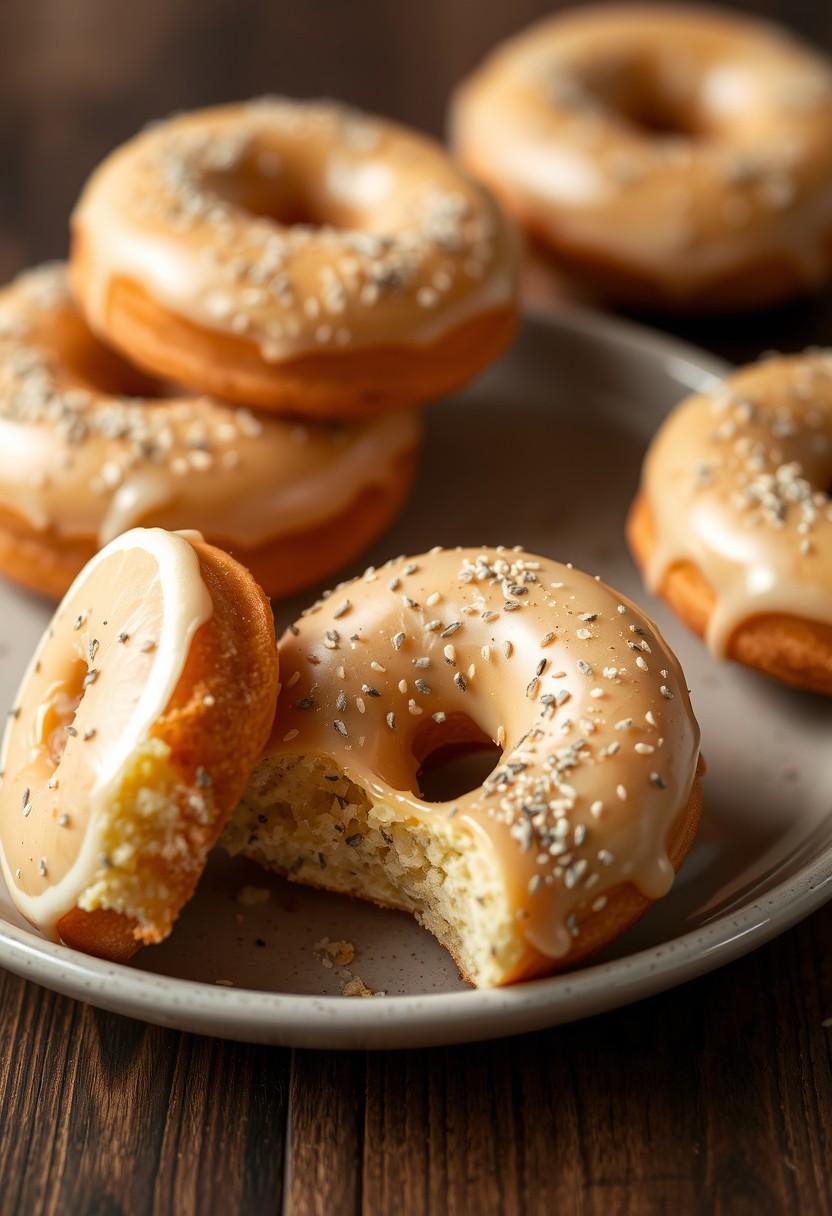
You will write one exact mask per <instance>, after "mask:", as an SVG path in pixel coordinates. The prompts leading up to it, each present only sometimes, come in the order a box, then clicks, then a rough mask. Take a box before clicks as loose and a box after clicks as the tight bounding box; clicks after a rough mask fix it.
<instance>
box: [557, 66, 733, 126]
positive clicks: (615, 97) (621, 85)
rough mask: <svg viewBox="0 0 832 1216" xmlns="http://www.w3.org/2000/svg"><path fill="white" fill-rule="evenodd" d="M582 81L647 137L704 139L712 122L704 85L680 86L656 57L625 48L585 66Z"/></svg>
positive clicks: (583, 87)
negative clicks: (688, 87)
mask: <svg viewBox="0 0 832 1216" xmlns="http://www.w3.org/2000/svg"><path fill="white" fill-rule="evenodd" d="M576 81H577V85H578V87H579V88H580V89H581V91H582V92H583V93H584V94H585V95H586V97H587V98H588V99H590V100H592V101H593V102H595V103H596V104H597V105H600V106H601V107H602V108H603V109H604V110H606V111H607V112H608V113H609V114H610V116H612V117H613V118H615V119H617V120H618V121H619V122H621V123H623V124H624V125H625V126H626V127H629V128H631V129H632V130H634V131H635V132H636V133H638V134H640V135H642V136H644V137H645V138H648V139H652V138H659V139H661V138H670V139H700V138H702V137H704V136H706V135H709V134H712V129H713V124H712V121H710V119H709V114H708V107H707V105H706V104H705V99H704V97H703V95H702V89H701V88H697V87H694V88H692V89H687V88H686V89H684V90H683V89H680V88H679V87H678V86H674V82H673V81H672V80H669V79H668V76H667V74H666V72H663V71H662V70H661V65H660V64H659V63H658V62H656V61H655V60H654V59H653V58H652V56H648V55H644V54H637V53H628V52H626V51H625V52H622V53H621V54H619V55H611V56H609V57H607V58H606V59H601V60H599V61H598V62H597V63H592V64H586V65H584V66H583V67H582V68H581V69H580V70H579V72H578V74H577V77H576Z"/></svg>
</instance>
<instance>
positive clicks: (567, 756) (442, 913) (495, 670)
mask: <svg viewBox="0 0 832 1216" xmlns="http://www.w3.org/2000/svg"><path fill="white" fill-rule="evenodd" d="M280 664H281V679H282V681H283V686H282V689H281V693H280V698H279V701H278V709H277V715H276V719H275V723H276V724H275V729H274V732H273V735H272V739H271V742H270V743H269V745H268V747H267V748H266V750H265V753H264V756H263V759H262V760H261V762H260V764H259V765H258V767H257V768H256V769H255V771H254V773H253V775H252V778H251V781H250V783H249V786H248V788H247V790H246V793H245V794H244V796H243V798H242V800H241V803H240V806H239V807H238V809H237V810H236V811H235V813H234V816H233V818H232V820H231V821H230V823H229V825H228V827H227V829H226V832H225V835H224V838H223V839H224V844H225V846H226V847H227V848H228V849H229V851H230V852H232V853H243V854H245V855H246V856H248V857H250V858H253V859H254V860H255V861H259V862H260V863H262V864H263V865H265V866H267V867H269V868H271V869H274V870H277V871H279V872H281V873H285V874H286V875H288V877H289V878H291V879H293V880H295V881H297V882H302V883H308V884H311V885H313V886H318V887H324V888H326V889H328V890H332V891H342V892H346V893H347V894H350V895H356V896H360V897H362V898H364V899H370V900H374V901H375V902H377V903H379V904H384V905H388V906H391V907H395V908H403V909H405V910H406V911H409V912H413V913H415V915H416V916H417V918H418V919H419V920H420V921H421V922H422V924H424V925H425V926H426V927H427V928H428V929H430V930H431V931H432V932H433V933H434V934H436V936H437V937H438V938H439V940H440V941H441V942H442V943H443V944H444V945H445V946H446V947H447V948H448V949H449V950H450V951H451V953H452V955H453V956H454V958H455V960H456V962H457V965H458V966H459V968H460V970H461V972H462V973H463V974H464V975H465V976H467V977H468V979H469V980H471V981H472V982H473V983H475V984H477V985H480V986H492V985H499V984H506V983H509V982H512V981H515V980H519V979H522V978H528V977H531V976H535V975H540V974H545V973H548V972H552V971H555V970H557V969H559V968H563V967H567V966H571V965H573V964H575V963H577V962H578V961H579V960H581V959H583V958H585V957H586V956H587V955H588V954H590V953H591V952H593V951H595V950H598V949H600V948H601V947H602V946H603V945H605V944H606V943H608V942H609V941H611V940H612V939H613V938H615V937H617V936H618V935H619V934H620V933H622V932H623V930H624V929H626V928H627V927H628V926H629V925H631V924H632V923H633V921H635V920H636V919H637V918H638V917H639V916H640V915H641V914H642V913H643V912H644V910H645V909H646V908H647V906H648V905H649V904H650V902H651V901H652V900H655V899H658V898H659V896H661V895H664V894H665V893H666V892H667V890H668V889H669V887H670V885H671V883H672V881H673V875H674V870H676V869H678V867H679V865H680V864H681V862H682V859H683V858H684V856H685V854H686V853H687V851H688V849H689V848H690V846H691V843H692V841H693V838H694V835H695V832H696V828H697V824H698V820H699V813H700V792H699V781H698V757H699V730H698V727H697V724H696V721H695V719H694V716H693V713H692V711H691V706H690V702H689V700H688V694H687V689H686V687H685V680H684V676H683V674H682V671H681V669H680V667H679V664H678V662H677V661H676V659H675V658H674V656H673V655H672V654H671V652H670V650H669V649H668V647H667V645H666V644H665V642H664V641H663V640H662V638H661V637H660V636H659V635H658V633H657V632H656V630H655V628H654V627H653V625H651V624H650V622H649V621H648V620H647V618H646V617H645V616H644V615H643V614H642V613H641V612H639V610H638V609H637V608H636V607H635V606H634V605H633V604H632V603H630V602H629V601H628V600H625V599H623V598H622V597H621V596H620V595H618V593H617V592H615V591H614V590H612V588H610V587H607V586H605V585H604V584H603V583H601V582H599V581H597V580H596V579H594V578H591V577H590V576H589V575H586V574H582V573H580V572H579V571H577V570H574V569H572V568H571V567H567V566H562V565H560V564H559V563H558V562H555V561H552V560H550V559H548V558H542V557H541V558H538V557H532V556H531V555H529V554H527V553H523V552H521V551H519V550H504V549H482V550H480V549H457V550H432V551H431V552H430V553H428V554H426V555H424V556H422V557H416V558H412V559H408V558H399V559H397V560H396V561H393V562H390V563H388V564H387V565H386V566H384V567H383V568H381V569H378V570H373V569H370V570H368V571H367V572H366V574H365V575H364V577H363V578H359V579H357V580H355V581H354V582H351V583H346V584H343V585H342V586H341V587H339V588H338V589H337V590H336V591H335V592H333V594H332V595H330V596H329V597H328V598H326V599H324V600H322V601H321V602H319V603H318V604H316V605H315V606H314V607H313V608H311V609H310V610H309V611H308V612H307V613H306V614H305V615H304V616H303V618H302V619H301V620H300V621H298V623H297V624H296V625H294V626H292V627H290V628H289V630H288V631H287V632H286V634H285V635H284V637H283V639H282V641H281V643H280ZM491 741H493V743H494V744H496V746H497V747H498V748H499V749H500V751H501V753H502V754H501V757H500V760H499V763H498V764H497V767H496V768H495V769H494V770H493V772H492V773H491V775H490V776H489V777H487V779H486V780H485V782H484V783H483V784H482V785H481V786H480V787H479V788H476V789H473V790H471V791H470V792H469V793H465V794H463V795H462V796H460V797H458V798H455V799H453V801H452V802H433V803H431V802H428V801H426V800H425V799H424V798H423V797H422V796H421V795H420V785H419V773H420V768H421V767H422V766H423V765H424V763H425V761H426V760H427V759H428V758H429V757H430V755H431V754H432V753H435V752H436V751H437V750H439V749H443V748H449V747H453V746H459V745H463V744H465V745H472V744H473V745H479V744H483V743H490V742H491Z"/></svg>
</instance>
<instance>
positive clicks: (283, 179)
mask: <svg viewBox="0 0 832 1216" xmlns="http://www.w3.org/2000/svg"><path fill="white" fill-rule="evenodd" d="M202 186H203V188H204V189H205V190H206V191H208V192H210V193H212V194H214V195H215V196H216V197H218V198H219V199H221V200H222V201H223V202H225V203H230V204H231V205H232V206H233V207H236V208H238V209H240V210H242V211H245V212H247V213H248V214H249V215H252V216H257V217H261V218H263V219H266V220H270V221H272V222H274V223H276V224H278V225H279V226H280V227H282V228H291V227H303V228H336V229H362V230H364V231H367V232H379V233H381V232H383V231H384V229H385V227H387V223H386V221H385V218H384V215H383V212H382V211H381V210H379V212H378V214H376V210H375V207H376V206H377V205H378V204H381V206H382V207H383V205H384V203H385V202H386V200H387V199H388V197H389V194H390V187H391V186H392V177H391V175H390V172H389V170H388V169H387V168H386V166H383V165H381V164H374V163H373V162H371V163H370V164H368V165H362V166H360V167H359V166H355V165H352V164H350V163H349V162H348V161H346V160H345V161H344V162H343V163H339V165H338V167H337V174H336V173H335V171H334V170H333V169H332V168H327V167H326V165H325V164H322V165H320V166H318V165H317V164H316V162H315V161H314V160H312V161H307V160H306V159H305V158H304V157H303V152H302V149H301V150H300V151H298V149H292V148H281V149H280V150H279V151H277V150H276V149H274V150H273V149H270V148H269V147H268V146H267V145H263V146H257V145H254V146H253V147H252V148H251V149H250V150H248V151H247V152H246V153H244V154H243V155H242V156H241V158H240V160H239V162H237V163H236V164H235V165H234V167H233V169H229V170H227V171H222V172H218V171H210V172H206V173H205V174H204V176H203V178H202Z"/></svg>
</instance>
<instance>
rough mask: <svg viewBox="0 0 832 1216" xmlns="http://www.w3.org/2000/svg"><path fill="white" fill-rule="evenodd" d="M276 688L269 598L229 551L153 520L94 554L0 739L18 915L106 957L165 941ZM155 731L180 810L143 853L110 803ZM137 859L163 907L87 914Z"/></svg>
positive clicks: (3, 814) (0, 838)
mask: <svg viewBox="0 0 832 1216" xmlns="http://www.w3.org/2000/svg"><path fill="white" fill-rule="evenodd" d="M230 655H234V666H233V669H232V668H231V667H230V666H229V656H230ZM276 683H277V664H276V657H275V649H274V630H273V623H272V619H271V613H270V611H269V608H268V603H267V601H266V600H265V598H264V597H263V594H262V592H261V591H260V590H259V589H258V588H257V587H256V585H255V584H254V583H253V580H252V579H251V577H250V576H249V575H248V573H247V572H246V571H244V570H243V569H242V568H241V567H239V566H237V565H236V563H234V562H232V561H231V559H230V558H228V556H227V555H226V554H223V553H220V552H219V551H218V550H216V549H213V548H211V547H209V546H206V545H204V543H203V542H202V540H201V538H200V537H199V535H198V534H197V533H188V534H174V533H166V532H163V531H162V530H160V529H136V530H134V531H132V532H129V533H126V534H125V535H123V536H121V537H119V538H118V539H117V540H115V541H114V542H112V544H111V545H109V546H108V547H107V548H106V549H105V550H104V551H102V552H101V553H100V554H98V555H97V556H96V557H95V558H94V559H93V561H92V562H91V563H90V564H89V566H88V567H87V568H86V569H85V570H84V572H83V573H82V574H81V575H80V577H79V578H78V579H77V580H76V582H75V583H74V584H73V586H72V588H71V589H70V591H69V592H68V594H67V596H66V597H65V599H64V600H63V602H62V604H61V605H60V606H59V607H58V609H57V611H56V613H55V616H54V617H53V620H52V622H51V624H50V626H49V628H48V629H47V631H46V633H45V634H44V637H43V639H42V641H41V643H40V645H39V646H38V648H37V650H36V652H35V655H34V657H33V659H32V662H31V664H30V666H29V669H28V671H27V673H26V675H25V676H24V679H23V682H22V684H21V687H20V691H19V693H18V697H17V699H16V701H15V704H14V707H13V710H12V713H11V715H10V718H9V723H8V726H7V728H6V733H5V737H4V740H3V748H2V769H3V779H2V785H0V867H1V868H2V873H3V875H4V878H5V881H6V883H7V885H8V888H9V892H10V894H11V897H12V899H13V900H14V902H15V904H16V906H17V907H18V909H19V910H20V911H21V912H22V913H23V915H25V916H26V917H27V918H28V919H29V920H31V921H32V922H33V923H34V924H35V925H36V926H37V927H38V928H40V929H41V930H42V931H43V932H44V933H46V934H47V935H49V936H52V937H57V936H60V937H62V938H63V940H65V941H68V942H69V943H70V944H72V945H75V946H77V947H78V948H81V949H86V950H89V951H91V952H92V953H97V954H101V955H103V956H105V957H114V958H124V957H127V956H129V954H130V953H132V951H133V950H135V949H136V948H137V946H138V945H139V944H140V943H141V941H152V940H158V938H159V937H160V936H162V935H164V933H165V932H166V931H167V929H169V927H170V922H171V921H172V919H173V918H174V917H175V915H176V913H177V912H178V910H179V907H181V904H182V903H183V902H184V900H185V899H186V898H187V897H188V896H189V895H190V893H191V891H192V890H193V887H194V885H195V883H196V880H197V878H198V876H199V873H200V872H201V868H202V865H203V864H204V859H205V856H206V853H207V849H208V848H209V847H210V845H211V844H212V843H213V841H214V840H216V837H217V835H218V834H219V832H220V831H221V830H222V827H223V824H224V822H225V818H227V816H228V814H229V813H230V811H231V809H232V807H233V805H234V803H235V802H236V799H237V798H238V797H239V794H240V792H241V789H242V786H243V784H244V782H245V780H246V779H247V776H248V771H249V767H250V765H251V764H252V763H253V760H254V756H255V754H256V751H257V749H258V747H260V746H262V741H263V739H264V738H265V735H266V734H267V733H268V730H269V727H270V725H271V720H272V716H273V712H274V696H275V689H276ZM258 737H259V740H260V742H259V743H258ZM154 740H158V741H160V742H161V743H162V744H164V746H165V748H166V749H167V753H166V754H167V755H168V756H169V761H170V763H171V764H172V765H173V766H174V770H175V772H176V774H177V776H176V780H177V783H178V784H177V786H176V791H178V792H175V797H176V802H175V803H174V804H172V805H171V806H168V807H166V808H165V814H166V815H168V816H169V815H173V816H174V819H173V820H172V821H171V822H170V823H168V824H163V823H161V822H160V824H159V826H158V828H156V827H154V828H152V829H151V835H150V838H149V843H148V842H146V844H145V846H144V847H146V848H147V853H146V855H144V854H142V855H140V856H138V855H137V854H136V853H135V849H136V847H138V846H137V844H136V841H137V839H138V838H137V837H136V836H135V835H133V834H132V833H133V832H134V831H135V830H136V824H135V823H127V822H125V823H124V825H123V827H120V828H119V829H118V830H119V832H123V835H122V836H121V839H120V841H119V843H117V844H116V845H115V847H113V846H112V845H111V846H110V850H109V851H107V850H105V847H104V844H103V839H104V838H103V836H102V831H104V830H106V829H105V828H104V824H105V821H106V817H107V813H108V811H109V808H110V804H111V802H112V800H113V799H114V798H121V797H123V794H122V792H121V791H122V782H123V781H124V780H125V775H127V777H128V779H132V778H130V774H131V773H132V768H131V766H132V765H133V764H134V762H135V757H136V754H137V750H139V751H140V749H141V748H142V747H143V746H146V745H148V744H149V743H151V742H152V741H154ZM148 792H149V793H152V792H153V791H152V789H150V790H149V791H148ZM171 796H172V795H171ZM140 805H141V795H139V806H140ZM134 813H135V812H134ZM138 813H139V815H140V816H141V810H140V809H139V811H138ZM133 866H138V873H139V875H140V876H141V875H142V874H144V875H145V881H146V882H147V883H148V884H155V885H156V886H157V887H158V888H159V889H160V890H161V891H162V892H163V894H162V895H161V896H160V895H159V891H158V890H157V892H156V894H155V898H156V899H157V900H158V899H160V898H161V900H162V902H163V903H165V904H166V905H168V906H167V907H166V910H165V912H164V914H163V915H161V914H159V915H157V917H156V919H154V920H150V921H147V922H143V921H142V920H141V918H140V916H139V912H140V908H137V909H135V915H132V914H131V909H130V908H116V907H107V906H106V905H105V906H92V907H89V908H85V906H84V894H85V892H89V890H90V889H91V888H92V887H93V886H94V885H95V884H96V883H100V881H101V878H102V875H103V874H105V873H108V872H109V873H113V874H120V873H121V871H122V869H125V868H126V869H125V872H132V870H131V869H130V867H133ZM160 915H161V922H160V919H159V916H160Z"/></svg>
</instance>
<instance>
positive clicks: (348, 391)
mask: <svg viewBox="0 0 832 1216" xmlns="http://www.w3.org/2000/svg"><path fill="white" fill-rule="evenodd" d="M72 229H73V243H72V273H73V281H74V285H75V289H76V292H77V294H78V297H79V299H80V300H81V303H82V305H83V307H84V310H85V312H86V314H87V317H88V320H89V322H90V324H91V326H92V327H93V329H94V330H95V331H96V332H97V333H98V334H99V335H100V336H101V337H102V338H105V339H106V340H107V341H108V342H110V343H112V344H113V345H114V346H116V347H118V348H119V349H120V350H122V351H123V352H124V353H125V354H127V355H128V356H129V357H130V358H131V359H133V360H134V361H135V362H137V363H138V364H140V365H141V366H143V367H145V368H147V369H148V370H149V371H151V372H153V373H155V374H157V375H162V376H166V377H168V378H170V379H172V380H175V381H178V382H181V383H183V384H188V385H190V386H191V387H193V388H195V389H197V390H199V391H201V392H208V393H216V394H217V395H218V396H220V397H224V398H225V399H227V400H229V401H234V402H238V403H240V404H243V405H250V406H259V407H262V408H264V409H278V410H283V411H286V410H288V411H290V412H293V413H297V414H312V415H322V416H326V417H353V416H355V415H366V414H372V413H377V412H379V411H381V410H386V409H389V408H391V407H398V406H400V405H402V404H407V403H412V402H418V401H425V400H428V399H430V398H432V397H436V396H439V395H440V394H442V393H445V392H447V391H448V390H450V389H452V388H455V387H456V386H458V385H460V384H463V383H464V382H465V381H466V380H468V379H469V378H470V377H471V376H473V375H474V374H475V373H476V372H478V371H479V370H480V369H481V368H483V367H484V366H485V365H486V364H487V363H489V362H490V361H491V360H492V359H493V358H494V357H495V355H497V354H498V353H499V352H500V351H501V350H502V348H503V347H504V346H505V345H506V343H507V342H508V340H509V338H510V336H511V335H512V333H513V331H514V328H515V318H516V305H515V260H516V259H515V243H514V240H513V238H512V234H511V231H510V230H509V228H508V225H507V221H506V220H505V219H504V218H503V216H502V214H501V212H500V211H499V209H498V208H497V206H496V204H495V203H494V201H493V200H492V198H491V196H490V195H489V194H488V193H487V192H486V190H485V188H484V187H481V186H479V185H477V184H476V183H474V182H473V181H471V180H469V179H468V178H467V177H466V176H465V175H464V174H463V173H462V171H461V170H459V169H458V168H457V167H456V166H455V165H454V164H453V163H452V162H451V160H450V159H449V157H448V156H447V154H446V153H445V152H444V151H443V150H442V149H441V148H440V147H439V146H438V145H436V144H434V143H433V142H431V141H430V140H428V139H426V138H424V137H423V136H420V135H417V134H415V133H414V132H410V131H407V130H406V129H404V128H402V127H398V126H396V125H394V124H393V123H390V122H385V121H382V120H380V119H376V118H371V117H369V116H366V115H364V114H360V113H358V112H356V111H353V110H348V109H345V108H344V107H341V106H338V105H336V104H334V103H331V102H293V101H287V100H280V99H265V100H262V101H259V102H250V103H247V104H244V105H231V106H223V107H218V108H216V109H211V110H203V111H199V112H196V113H193V114H187V115H184V116H182V117H178V118H174V119H172V120H170V121H168V122H165V123H161V124H158V125H156V126H153V127H151V128H149V129H148V130H146V131H145V132H143V133H142V134H141V135H139V136H137V137H136V138H135V139H133V140H132V141H131V142H129V143H128V144H126V145H125V146H124V147H122V148H120V149H119V150H118V151H116V152H115V153H113V154H112V155H111V156H110V157H109V158H108V159H107V160H106V161H105V162H104V163H103V165H101V166H100V167H99V168H98V170H97V171H96V172H95V173H94V174H93V176H92V178H91V180H90V182H89V183H88V185H87V187H86V189H85V190H84V192H83V194H82V197H81V200H80V202H79V204H78V206H77V208H76V211H75V214H74V217H73V223H72Z"/></svg>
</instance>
